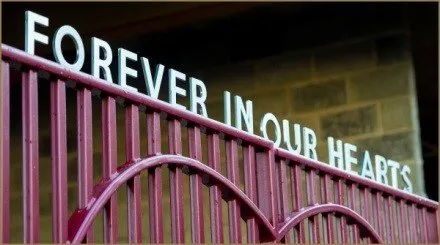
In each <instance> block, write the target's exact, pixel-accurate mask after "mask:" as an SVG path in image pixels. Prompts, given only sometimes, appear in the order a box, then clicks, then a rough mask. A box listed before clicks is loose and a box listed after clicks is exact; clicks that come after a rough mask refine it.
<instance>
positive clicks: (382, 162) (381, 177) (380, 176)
mask: <svg viewBox="0 0 440 245" xmlns="http://www.w3.org/2000/svg"><path fill="white" fill-rule="evenodd" d="M374 163H375V165H376V180H377V182H380V183H382V184H385V185H388V178H387V171H388V168H387V160H386V159H385V158H384V157H383V156H380V155H376V156H374Z"/></svg>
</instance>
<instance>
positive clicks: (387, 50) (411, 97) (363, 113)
mask: <svg viewBox="0 0 440 245" xmlns="http://www.w3.org/2000/svg"><path fill="white" fill-rule="evenodd" d="M410 54H411V53H410V48H409V36H408V35H407V34H406V33H405V32H399V31H397V32H388V33H384V34H380V35H374V36H369V37H365V38H358V39H352V40H346V41H344V42H339V43H333V44H329V45H326V46H321V47H317V48H313V49H309V50H300V51H294V52H286V53H283V54H281V55H275V56H271V57H265V58H261V59H258V60H250V61H245V62H242V63H238V64H230V65H227V66H224V67H221V68H214V69H209V70H205V71H202V72H200V78H201V79H202V80H203V81H204V82H205V83H206V84H207V88H208V105H207V106H208V114H209V117H211V118H214V119H216V120H219V121H223V120H224V119H223V101H222V100H223V94H222V92H223V91H224V90H228V91H230V92H231V94H233V95H236V94H237V95H240V96H241V97H242V98H243V99H244V100H252V101H253V104H254V133H255V134H258V135H261V133H260V132H259V129H258V127H256V126H255V125H259V121H260V119H261V118H262V116H263V115H264V114H265V113H267V112H272V113H273V114H274V115H275V116H276V117H277V118H278V120H279V121H281V120H282V119H288V120H289V121H291V122H292V123H300V124H301V125H303V126H306V127H309V128H312V129H313V130H314V131H315V133H316V135H317V138H318V141H319V142H318V159H319V160H320V161H322V162H326V163H327V162H328V152H327V151H328V149H327V137H328V136H332V137H334V138H335V139H340V140H342V141H343V142H347V143H351V144H355V145H356V146H358V149H357V153H358V154H360V153H363V151H365V150H368V151H369V152H370V155H371V154H379V155H382V156H384V157H385V158H387V159H392V160H395V161H398V162H399V163H401V164H407V165H408V166H409V167H410V168H411V174H410V179H411V181H412V184H413V192H414V193H417V194H419V195H425V193H424V186H423V168H422V166H423V160H422V158H421V145H420V136H419V123H418V116H417V104H416V101H417V100H416V91H415V80H414V74H413V67H412V61H411V60H412V58H411V55H410ZM224 74H227V75H224ZM281 147H283V145H281ZM358 166H359V165H358ZM400 182H402V181H400ZM399 188H400V189H402V188H403V186H400V185H399Z"/></svg>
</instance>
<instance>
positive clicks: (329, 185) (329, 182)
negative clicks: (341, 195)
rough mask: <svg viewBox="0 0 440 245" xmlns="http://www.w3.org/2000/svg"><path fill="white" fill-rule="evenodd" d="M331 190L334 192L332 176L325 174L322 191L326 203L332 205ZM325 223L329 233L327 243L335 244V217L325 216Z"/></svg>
mask: <svg viewBox="0 0 440 245" xmlns="http://www.w3.org/2000/svg"><path fill="white" fill-rule="evenodd" d="M330 190H333V183H332V180H331V179H330V176H329V175H327V174H325V175H324V185H323V189H322V191H323V192H324V203H330V202H332V200H331V198H330ZM323 218H324V220H325V223H326V233H327V243H330V244H332V243H334V242H335V239H334V235H333V220H332V219H333V216H332V215H331V214H327V215H325V216H323Z"/></svg>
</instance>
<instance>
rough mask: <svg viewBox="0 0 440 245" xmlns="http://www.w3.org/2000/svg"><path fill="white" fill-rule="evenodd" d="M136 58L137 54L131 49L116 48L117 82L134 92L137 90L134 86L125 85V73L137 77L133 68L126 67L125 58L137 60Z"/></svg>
mask: <svg viewBox="0 0 440 245" xmlns="http://www.w3.org/2000/svg"><path fill="white" fill-rule="evenodd" d="M137 58H138V56H137V54H135V53H133V52H131V51H128V50H126V49H123V48H119V49H118V61H119V62H118V83H119V85H121V86H122V87H123V88H125V89H128V90H132V91H136V92H137V91H138V90H137V89H136V88H133V87H131V86H128V85H127V75H128V76H130V77H133V78H137V75H138V73H137V71H136V70H135V69H132V68H130V67H127V59H129V60H132V61H137Z"/></svg>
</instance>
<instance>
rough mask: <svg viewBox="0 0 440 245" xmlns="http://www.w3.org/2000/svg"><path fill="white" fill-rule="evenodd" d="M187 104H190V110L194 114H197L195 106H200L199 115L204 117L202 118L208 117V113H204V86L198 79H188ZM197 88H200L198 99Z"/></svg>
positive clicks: (205, 94) (205, 95)
mask: <svg viewBox="0 0 440 245" xmlns="http://www.w3.org/2000/svg"><path fill="white" fill-rule="evenodd" d="M189 84H190V86H189V94H190V97H189V102H190V110H191V111H192V112H194V113H197V114H199V113H198V111H197V104H199V105H200V115H202V116H204V117H208V112H207V111H206V105H205V101H206V97H207V93H206V87H205V84H204V83H203V82H202V81H200V80H199V79H196V78H193V77H190V78H189ZM197 87H199V88H200V90H199V91H200V97H199V96H197V94H198V93H197Z"/></svg>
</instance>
